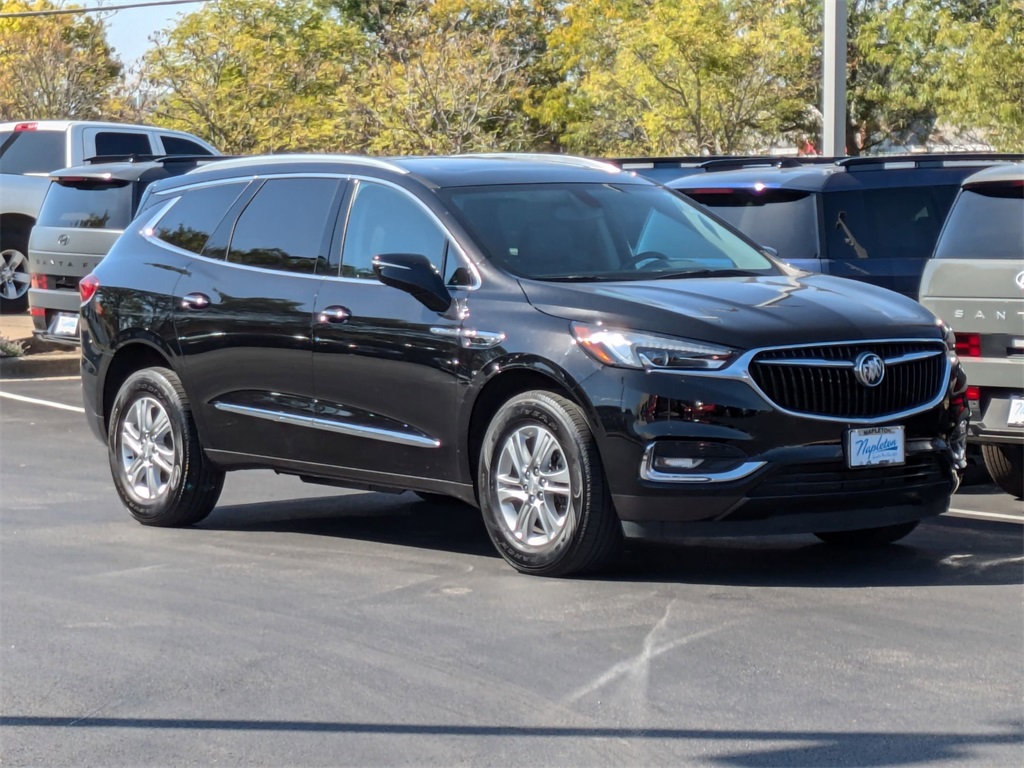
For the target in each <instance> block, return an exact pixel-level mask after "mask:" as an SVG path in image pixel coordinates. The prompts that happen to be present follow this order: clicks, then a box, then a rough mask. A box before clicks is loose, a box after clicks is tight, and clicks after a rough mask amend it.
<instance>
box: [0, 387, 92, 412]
mask: <svg viewBox="0 0 1024 768" xmlns="http://www.w3.org/2000/svg"><path fill="white" fill-rule="evenodd" d="M0 397H6V398H7V399H8V400H17V401H19V402H22V403H32V404H33V405H45V406H48V407H50V408H60V409H61V410H62V411H74V412H75V413H85V408H82V407H81V406H79V405H64V403H55V402H53V401H51V400H39V399H37V398H35V397H25V396H24V395H15V394H14V393H13V392H0Z"/></svg>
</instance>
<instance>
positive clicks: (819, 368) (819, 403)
mask: <svg viewBox="0 0 1024 768" xmlns="http://www.w3.org/2000/svg"><path fill="white" fill-rule="evenodd" d="M863 352H874V353H875V354H877V355H879V356H880V357H881V358H882V359H884V360H887V361H888V360H894V359H896V358H899V357H902V356H905V355H913V354H915V353H925V352H935V353H936V354H934V355H932V356H931V357H925V358H922V359H917V360H907V361H905V362H892V363H887V364H886V366H885V375H884V377H883V378H882V382H881V384H879V385H878V386H876V387H868V386H865V385H863V384H861V383H860V382H859V381H857V379H856V378H855V376H854V371H853V363H854V361H855V360H856V359H857V356H858V355H860V354H861V353H863ZM773 361H795V362H796V363H797V364H773ZM826 363H844V364H845V363H849V366H848V367H836V366H834V365H827V364H826ZM945 372H946V355H945V345H944V344H943V343H942V342H938V341H936V342H928V341H907V342H903V341H886V342H878V343H858V344H836V345H822V346H807V347H799V348H795V349H773V350H767V351H764V352H759V353H758V354H756V355H755V356H754V359H753V361H752V362H751V364H750V375H751V377H752V378H753V379H754V381H755V382H756V383H757V386H759V387H760V388H761V390H762V391H763V392H764V393H765V394H766V395H767V396H768V398H769V399H770V400H771V401H772V402H773V403H775V404H776V405H778V406H779V407H781V408H785V409H786V410H788V411H795V412H797V413H805V414H808V415H814V416H830V417H833V418H849V419H874V418H882V417H885V416H888V415H891V414H895V413H901V412H903V411H909V410H912V409H914V408H917V407H920V406H923V405H925V404H926V403H929V402H931V401H932V400H934V399H935V398H936V397H937V396H938V395H939V393H940V391H941V390H942V388H943V387H945V386H946V381H945V376H944V375H945Z"/></svg>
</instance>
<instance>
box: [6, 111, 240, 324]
mask: <svg viewBox="0 0 1024 768" xmlns="http://www.w3.org/2000/svg"><path fill="white" fill-rule="evenodd" d="M217 154H220V153H219V152H217V150H216V149H214V148H213V147H211V146H210V145H209V144H207V143H206V142H205V141H203V140H202V139H199V138H197V137H196V136H193V135H192V134H190V133H184V132H183V131H172V130H168V129H166V128H155V127H153V126H147V125H125V124H122V123H100V122H88V121H75V120H37V121H24V122H16V123H15V122H8V123H0V312H4V313H9V312H23V311H25V308H26V307H27V306H28V288H29V269H28V258H27V256H28V238H29V233H30V232H31V231H32V227H33V226H35V223H36V219H37V218H38V215H39V208H40V207H41V206H42V204H43V197H44V196H45V195H46V190H47V188H48V187H49V186H50V179H49V174H50V172H51V171H55V170H57V169H59V168H67V167H68V166H72V165H81V164H82V163H83V162H85V160H87V159H89V158H92V157H96V156H119V157H128V156H133V155H148V156H154V155H217Z"/></svg>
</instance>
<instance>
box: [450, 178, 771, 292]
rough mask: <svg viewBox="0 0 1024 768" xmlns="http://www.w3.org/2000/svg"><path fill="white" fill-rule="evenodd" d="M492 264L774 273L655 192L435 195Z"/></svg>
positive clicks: (565, 189)
mask: <svg viewBox="0 0 1024 768" xmlns="http://www.w3.org/2000/svg"><path fill="white" fill-rule="evenodd" d="M440 194H441V196H442V198H443V199H445V201H446V202H447V203H448V204H449V206H450V207H452V208H453V209H454V210H455V211H456V213H457V215H459V217H460V218H461V219H462V223H463V224H464V225H465V226H466V227H467V229H468V230H469V231H470V233H471V234H473V235H474V236H475V238H476V240H477V243H478V244H479V245H480V246H481V247H482V248H483V250H484V252H485V253H486V254H487V256H488V258H490V259H491V260H492V261H493V262H495V263H496V264H497V265H498V266H500V267H502V268H503V269H506V270H508V271H509V272H511V273H512V274H514V275H517V276H519V277H528V278H533V279H537V280H580V281H596V280H650V279H657V278H665V277H686V276H687V275H705V274H715V273H720V274H736V273H737V272H738V273H741V274H746V273H753V274H778V271H779V270H778V268H777V267H776V266H775V264H774V263H773V262H771V261H770V260H769V259H768V258H766V257H765V256H764V255H763V254H761V253H760V252H759V251H758V250H757V249H755V248H753V247H752V246H751V245H750V244H749V243H747V242H746V241H745V240H743V239H742V238H741V237H739V236H737V235H735V234H734V233H733V232H731V231H730V230H729V229H727V228H726V227H724V226H722V225H721V224H719V223H718V222H716V221H715V220H714V219H712V218H711V217H709V216H707V215H706V214H704V213H702V212H701V211H699V210H698V209H697V208H696V207H694V206H693V205H691V204H689V203H687V202H686V201H684V200H683V199H682V198H681V197H679V196H678V195H675V194H673V193H672V192H669V191H668V190H666V189H663V188H661V187H651V186H646V185H640V184H622V185H618V184H597V183H590V184H510V185H495V186H486V187H456V188H451V189H446V190H441V191H440Z"/></svg>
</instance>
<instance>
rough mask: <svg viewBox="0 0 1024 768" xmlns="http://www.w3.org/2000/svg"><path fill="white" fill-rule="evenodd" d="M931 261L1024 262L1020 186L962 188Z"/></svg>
mask: <svg viewBox="0 0 1024 768" xmlns="http://www.w3.org/2000/svg"><path fill="white" fill-rule="evenodd" d="M935 258H937V259H972V258H973V259H1022V258H1024V183H1022V182H1019V181H1018V182H1016V184H1015V185H1011V184H978V185H975V186H971V187H967V188H965V189H964V191H963V192H962V193H961V194H960V197H958V198H957V201H956V203H954V205H953V210H951V211H950V212H949V220H948V221H947V222H946V228H945V229H944V230H943V231H942V238H941V239H940V240H939V244H938V246H937V247H936V249H935Z"/></svg>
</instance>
